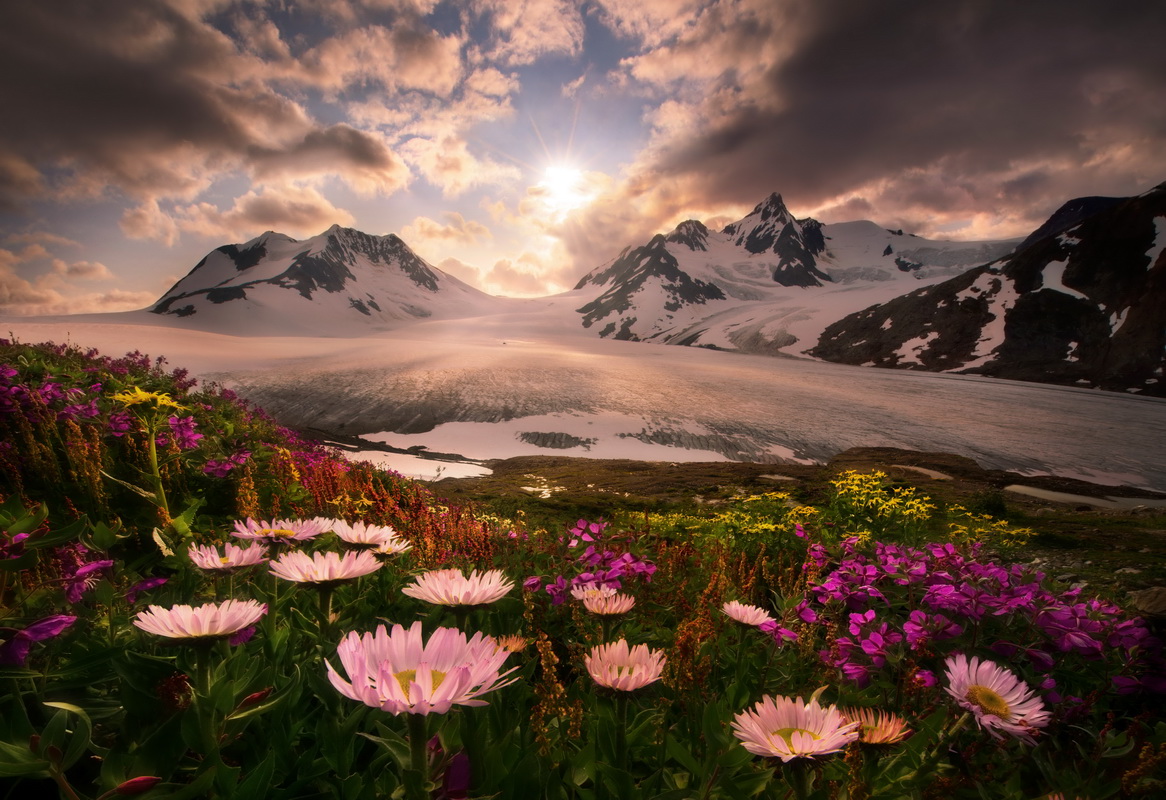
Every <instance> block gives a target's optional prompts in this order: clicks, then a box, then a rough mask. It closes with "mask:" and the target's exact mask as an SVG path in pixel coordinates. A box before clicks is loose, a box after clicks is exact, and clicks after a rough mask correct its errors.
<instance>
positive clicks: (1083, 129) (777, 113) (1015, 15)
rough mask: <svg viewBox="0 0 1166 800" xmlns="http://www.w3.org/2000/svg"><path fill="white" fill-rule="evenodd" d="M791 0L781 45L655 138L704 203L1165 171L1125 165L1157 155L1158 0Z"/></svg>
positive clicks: (1120, 183) (937, 196) (935, 198)
mask: <svg viewBox="0 0 1166 800" xmlns="http://www.w3.org/2000/svg"><path fill="white" fill-rule="evenodd" d="M790 5H792V4H788V3H787V4H784V5H783V15H784V18H785V19H787V20H794V21H793V22H791V23H789V25H791V26H794V27H787V28H785V29H784V30H782V29H781V28H775V30H776V31H777V35H779V36H795V37H796V41H795V43H794V49H793V52H792V54H791V55H789V56H788V57H786V58H784V59H782V60H779V61H777V62H776V63H775V64H774V65H773V66H772V67H771V68H770V69H769V70H768V71H767V73H766V74H765V76H764V78H763V79H762V83H761V84H760V85H757V86H752V87H750V86H743V87H741V88H742V92H741V97H742V101H741V104H740V105H739V106H737V107H734V108H730V109H728V110H724V109H723V108H722V109H718V110H717V112H713V110H712V109H710V113H720V114H721V116H719V117H715V118H711V119H710V122H709V124H708V125H707V127H706V129H705V130H704V131H703V132H702V133H700V134H698V135H697V136H695V137H693V138H690V139H688V140H680V141H673V142H671V143H670V144H669V146H668V147H666V148H665V149H664V151H663V152H662V155H661V159H660V161H659V162H658V166H660V167H661V168H662V169H663V171H665V172H671V173H674V174H679V175H686V174H687V175H691V176H692V177H693V178H694V179H695V182H696V184H697V185H698V186H699V187H700V188H701V189H703V190H705V191H706V192H707V193H708V197H709V198H710V199H713V200H716V199H720V200H726V201H728V200H732V201H738V202H741V201H744V200H748V199H749V198H754V197H756V198H760V197H764V196H765V195H766V194H767V193H768V192H770V191H773V190H774V189H775V188H776V189H779V190H781V191H783V192H786V193H787V197H788V196H790V195H792V196H795V197H796V199H797V201H798V202H799V203H801V204H812V203H817V202H824V201H827V200H829V199H830V198H833V197H836V196H838V195H841V194H843V193H845V192H847V191H850V190H853V189H855V188H857V187H862V186H865V185H871V184H874V183H877V182H879V181H884V182H885V181H890V182H892V183H895V184H898V182H899V181H900V180H901V179H902V186H901V189H902V191H904V192H908V193H911V194H912V195H913V196H912V197H910V198H904V200H909V201H910V202H911V203H918V204H927V205H931V206H933V207H934V208H935V209H937V210H943V209H945V208H949V209H953V210H954V209H957V208H959V207H968V204H970V203H974V202H977V201H978V202H982V201H984V200H986V199H988V198H989V197H991V196H997V197H1000V196H1001V195H1004V196H1006V197H1010V198H1011V199H1013V200H1016V201H1017V202H1020V201H1022V200H1024V199H1026V198H1027V199H1029V200H1031V199H1033V198H1034V196H1039V197H1043V196H1045V195H1046V194H1048V193H1050V192H1051V193H1053V194H1056V193H1058V192H1061V191H1063V190H1064V189H1065V185H1066V183H1067V182H1071V178H1070V177H1069V176H1068V175H1067V174H1056V173H1057V172H1059V171H1060V172H1062V173H1064V172H1066V171H1068V172H1071V171H1072V170H1073V169H1074V168H1077V169H1080V170H1082V171H1088V170H1096V172H1097V173H1098V175H1103V176H1105V177H1106V180H1108V182H1109V184H1111V185H1113V186H1114V188H1115V189H1121V190H1129V191H1136V190H1138V189H1144V188H1148V186H1149V185H1152V184H1153V183H1156V182H1157V181H1159V180H1161V179H1162V178H1166V174H1163V175H1142V174H1140V171H1142V170H1144V169H1145V168H1146V167H1147V166H1150V167H1153V166H1154V165H1157V166H1158V167H1161V168H1163V169H1166V160H1164V157H1163V150H1164V145H1166V47H1164V46H1163V44H1162V36H1163V33H1164V32H1166V4H1162V3H1157V2H1130V3H1107V4H1102V3H1093V2H1064V1H1063V0H1059V1H1057V2H1049V1H1044V0H1041V1H1034V2H1023V3H1015V2H1011V0H967V1H965V2H959V3H955V2H934V1H933V0H910V1H907V2H895V3H871V2H863V1H855V0H814V1H813V2H808V0H807V2H805V3H804V4H803V7H802V8H801V9H800V11H799V13H795V14H789V13H787V12H788V11H789V8H788V7H789V6H790ZM775 8H776V4H775ZM1123 148H1125V149H1126V151H1127V152H1126V155H1125V156H1123V155H1122V152H1123ZM1026 163H1027V164H1031V165H1033V166H1029V167H1025V166H1023V165H1025V164H1026ZM1099 164H1100V166H1099ZM913 173H918V174H914V175H913ZM1002 175H1005V176H1007V182H1006V183H1001V181H1000V180H999V177H1000V176H1002ZM987 176H993V179H994V183H993V184H992V185H989V184H988V183H985V182H983V181H982V180H981V178H984V177H987ZM1139 183H1140V184H1141V185H1139ZM887 188H888V189H889V188H890V187H887ZM1062 199H1067V198H1062Z"/></svg>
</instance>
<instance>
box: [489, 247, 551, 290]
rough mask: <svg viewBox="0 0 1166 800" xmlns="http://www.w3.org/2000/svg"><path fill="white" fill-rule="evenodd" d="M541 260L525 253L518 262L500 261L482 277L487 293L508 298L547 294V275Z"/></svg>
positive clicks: (505, 259) (506, 259)
mask: <svg viewBox="0 0 1166 800" xmlns="http://www.w3.org/2000/svg"><path fill="white" fill-rule="evenodd" d="M543 266H544V265H543V264H542V263H541V260H540V259H538V258H537V257H535V256H533V255H532V254H530V253H523V254H522V255H521V256H519V258H518V259H517V260H516V261H512V260H511V259H509V258H503V259H499V260H498V261H496V262H494V265H493V266H492V267H490V269H489V270H487V271H486V274H485V275H483V276H482V284H483V285H484V286H485V287H487V289H486V290H487V291H489V292H491V293H494V294H501V295H506V296H508V297H540V296H542V295H545V294H546V293H547V275H546V271H545V270H544V269H543Z"/></svg>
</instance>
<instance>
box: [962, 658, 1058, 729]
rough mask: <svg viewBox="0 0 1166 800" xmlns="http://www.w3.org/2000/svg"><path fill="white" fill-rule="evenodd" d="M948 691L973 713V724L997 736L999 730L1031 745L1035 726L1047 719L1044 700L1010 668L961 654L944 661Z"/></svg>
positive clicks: (1045, 723)
mask: <svg viewBox="0 0 1166 800" xmlns="http://www.w3.org/2000/svg"><path fill="white" fill-rule="evenodd" d="M943 663H944V665H945V666H946V667H947V673H946V674H947V689H946V691H947V693H948V694H950V695H951V696H952V697H954V698H955V700H956V702H957V703H959V704H960V706H961V707H963V708H966V709H967V710H968V711H971V712H972V713H973V714H975V715H976V723H977V724H978V725H979V726H980V727H981V728H983V729H984V730H986V731H987V732H988V733H989V734H991V735H992V736H993V737H995V738H997V739H1003V738H1004V737H1003V736H1002V735H1001V734H1000V733H999V731H1003V732H1004V733H1007V734H1010V735H1012V736H1015V737H1016V738H1017V739H1020V740H1022V741H1024V742H1027V743H1029V744H1032V743H1033V741H1034V737H1035V734H1036V733H1037V732H1038V730H1037V729H1039V728H1043V727H1044V726H1045V725H1047V724H1048V722H1049V712H1048V711H1046V710H1045V707H1044V701H1043V700H1041V699H1040V698H1039V697H1037V696H1036V694H1034V693H1033V691H1032V689H1030V688H1029V687H1028V685H1027V684H1025V682H1024V681H1022V680H1021V679H1020V678H1018V677H1016V675H1014V674H1013V673H1012V672H1011V671H1009V670H1007V669H1005V668H1004V667H1001V666H999V665H997V664H994V663H992V662H991V661H981V660H980V659H979V658H977V657H975V656H973V657H972V658H971V660H969V659H968V658H967V657H966V656H965V655H963V654H962V653H960V654H958V655H954V656H949V657H948V658H947V659H945V660H944V662H943Z"/></svg>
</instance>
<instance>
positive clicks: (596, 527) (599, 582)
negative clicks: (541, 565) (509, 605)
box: [522, 519, 656, 606]
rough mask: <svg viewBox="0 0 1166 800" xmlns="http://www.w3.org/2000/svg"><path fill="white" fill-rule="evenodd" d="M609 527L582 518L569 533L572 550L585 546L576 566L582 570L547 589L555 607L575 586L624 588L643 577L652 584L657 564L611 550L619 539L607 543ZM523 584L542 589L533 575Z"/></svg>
mask: <svg viewBox="0 0 1166 800" xmlns="http://www.w3.org/2000/svg"><path fill="white" fill-rule="evenodd" d="M607 526H608V523H607V522H588V521H587V520H582V519H581V520H579V521H578V522H576V523H575V527H574V528H572V529H571V530H570V531H568V537H569V539H568V540H567V548H568V549H569V550H577V549H578V548H579V547H581V546H583V545H586V547H585V548H584V549H583V551H582V552H581V553H579V554H578V555H577V556H576V557H575V565H576V567H577V568H578V569H580V570H581V571H580V572H579V573H578V574H577V575H575V577H573V578H571V579H567V578H565V577H563V576H562V575H558V576H556V578H555V580H553V581H551V582H550V583H548V584H547V585H546V586H545V587H544V588H545V591H546V593H547V594H549V595H550V596H551V601H552V603H553V604H554V605H556V606H557V605H559V604H561V603H562V602H563V601H564V600H566V598H567V594H568V593H569V592H570V591H571V589H572V588H573V587H575V586H581V585H590V586H607V587H610V588H612V589H620V588H623V581H624V580H625V579H627V578H631V577H640V578H643V579H644V581H645V582H648V583H650V582H651V580H652V575H653V574H655V572H656V565H655V564H653V563H652V562H651V561H646V560H644V559H642V558H639V557H637V556H635V555H633V554H632V553H630V552H627V551H624V552H618V551H616V550H613V549H611V546H614V545H615V544H616V541H617V540H615V539H610V538H609V539H607V540H606V541H605V540H604V538H603V532H604V531H605V530H606V529H607ZM630 540H631V537H626V538H625V541H630ZM522 585H523V587H524V588H525V589H527V590H528V591H538V589H539V588H540V587H541V586H542V579H541V578H540V577H538V576H531V577H529V578H527V579H526V580H525V581H523V584H522Z"/></svg>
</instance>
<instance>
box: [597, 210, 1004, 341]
mask: <svg viewBox="0 0 1166 800" xmlns="http://www.w3.org/2000/svg"><path fill="white" fill-rule="evenodd" d="M1011 248H1012V243H1011V242H970V243H968V242H937V241H929V240H927V239H921V238H919V237H915V236H910V237H908V236H904V235H902V234H901V232H893V231H888V230H886V229H885V228H882V227H880V226H878V225H876V224H875V223H873V222H863V221H860V222H850V223H841V224H837V225H822V224H821V223H819V222H818V221H817V220H814V219H809V218H807V219H802V220H799V219H796V218H795V217H794V216H793V214H791V213H790V211H789V209H788V208H786V205H785V202H784V200H783V199H782V196H781V195H780V194H778V193H776V192H775V193H773V194H771V195H770V196H769V197H768V198H766V199H765V200H764V201H762V202H761V203H759V204H758V205H757V206H756V207H755V208H754V209H753V211H751V212H750V213H749V214H748V215H746V216H745V217H744V218H742V219H740V220H738V221H737V222H734V223H732V224H730V225H727V226H726V227H725V228H723V229H722V230H721V231H719V232H714V231H710V230H709V229H708V228H707V227H706V226H705V225H704V224H703V223H701V222H699V221H697V220H685V221H684V222H681V223H680V224H679V225H677V226H676V227H675V228H674V229H673V230H672V231H671V232H669V233H668V234H667V235H659V234H658V235H657V236H655V237H654V238H653V239H652V240H651V241H650V242H648V243H647V244H645V245H643V246H641V247H630V248H627V249H625V250H624V252H623V253H621V254H620V256H619V257H617V258H616V259H615V260H613V261H612V262H611V263H610V264H607V265H605V266H603V267H601V268H599V269H597V270H595V271H594V272H592V273H590V274H589V275H587V276H585V277H584V278H583V279H582V280H581V281H580V282H579V284H578V286H576V290H577V291H579V292H580V293H583V292H584V290H585V289H586V288H587V287H588V286H596V287H601V290H600V293H599V294H598V296H592V299H591V300H590V301H589V302H585V303H584V304H583V305H582V306H580V307H578V308H577V311H578V312H579V313H580V314H581V315H582V320H581V321H582V323H583V326H584V327H585V328H587V329H590V330H594V331H596V332H597V333H598V334H599V335H600V336H604V337H613V338H621V339H637V340H644V341H655V342H666V343H672V344H689V345H698V346H704V347H716V348H724V349H732V350H742V351H747V352H766V353H775V352H786V353H788V354H791V355H794V354H797V353H798V352H800V350H801V349H805V348H806V347H809V346H811V345H812V344H813V343H814V341H816V339H817V336H818V334H819V333H820V332H821V329H822V328H823V327H825V325H826V324H828V323H829V322H831V321H833V319H836V318H837V317H838V316H843V315H845V314H846V313H849V312H851V311H855V310H858V309H861V308H864V307H866V306H867V305H870V304H871V303H875V302H882V301H884V300H886V299H890V298H891V297H894V296H897V295H899V294H903V293H904V292H908V291H911V290H912V289H915V288H917V287H918V286H919V285H921V284H926V283H930V282H934V281H936V280H940V279H942V278H946V277H950V276H951V275H954V274H957V273H958V272H960V271H963V270H965V269H968V268H970V267H973V266H977V265H980V264H984V263H986V262H988V261H991V260H992V259H994V258H998V257H1000V256H1001V255H1003V254H1005V253H1006V252H1008V251H1009V250H1011ZM797 343H801V346H800V348H799V349H791V348H792V347H793V346H794V345H796V344H797Z"/></svg>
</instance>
